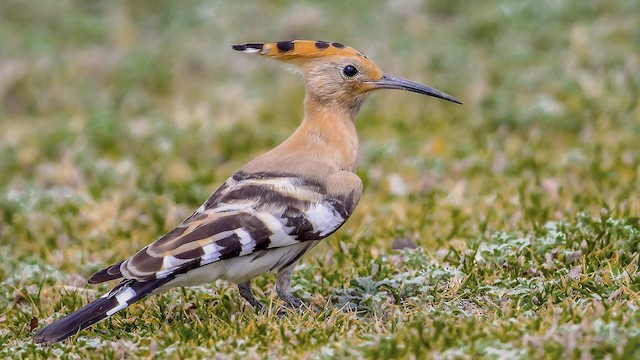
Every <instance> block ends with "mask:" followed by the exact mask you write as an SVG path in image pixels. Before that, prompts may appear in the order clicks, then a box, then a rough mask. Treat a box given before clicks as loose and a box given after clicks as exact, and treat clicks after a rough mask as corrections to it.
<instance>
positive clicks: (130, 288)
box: [34, 278, 170, 344]
mask: <svg viewBox="0 0 640 360" xmlns="http://www.w3.org/2000/svg"><path fill="white" fill-rule="evenodd" d="M168 280H170V279H167V278H165V279H157V280H151V281H145V282H138V281H135V280H123V281H122V282H120V283H119V284H118V285H116V287H114V288H113V290H111V291H110V292H108V293H107V294H105V295H103V296H102V297H101V298H99V299H96V300H94V301H92V302H90V303H89V304H87V305H85V306H83V307H82V308H80V309H78V310H77V311H75V312H73V313H71V314H70V315H68V316H66V317H63V318H62V319H60V320H58V321H56V322H54V323H53V324H51V325H48V326H46V327H44V328H43V329H42V330H40V331H38V332H37V333H36V334H35V335H34V341H35V342H36V343H40V344H41V343H48V344H51V343H55V342H58V341H62V340H64V339H66V338H68V337H70V336H73V335H75V334H76V333H77V332H79V331H80V330H82V329H85V328H87V327H89V326H91V325H93V324H95V323H97V322H99V321H102V320H104V319H106V318H108V317H109V316H111V315H113V314H115V313H116V312H118V311H120V310H122V309H124V308H126V307H127V306H129V305H131V304H133V303H134V302H136V301H138V300H140V299H142V298H144V297H146V296H147V295H149V294H150V293H151V292H152V291H153V290H156V289H157V288H159V287H160V286H162V285H164V284H165V283H166V282H167V281H168Z"/></svg>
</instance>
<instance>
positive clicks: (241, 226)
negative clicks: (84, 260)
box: [92, 172, 357, 281]
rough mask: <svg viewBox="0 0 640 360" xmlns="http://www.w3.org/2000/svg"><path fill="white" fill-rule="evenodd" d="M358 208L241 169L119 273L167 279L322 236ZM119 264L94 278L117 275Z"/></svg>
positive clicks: (301, 184) (290, 181) (301, 183)
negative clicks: (228, 260)
mask: <svg viewBox="0 0 640 360" xmlns="http://www.w3.org/2000/svg"><path fill="white" fill-rule="evenodd" d="M356 201H357V200H356ZM354 208H355V204H354V201H353V196H346V197H338V196H335V195H334V196H330V195H328V194H327V192H326V189H325V188H324V187H323V186H322V185H321V184H319V183H318V182H316V181H313V180H309V179H305V178H302V177H300V176H293V175H290V174H267V173H259V174H255V173H254V174H243V173H241V172H238V173H236V174H234V176H233V177H231V178H229V179H228V180H227V181H226V182H225V183H224V184H223V185H222V186H221V187H220V188H219V189H218V190H217V191H216V192H215V193H214V194H213V195H212V196H211V197H210V198H209V199H208V200H207V201H206V202H205V203H204V204H203V205H202V206H201V207H200V208H198V210H196V211H195V212H194V213H193V214H192V215H191V216H189V217H188V218H187V219H185V220H184V221H183V222H182V223H181V224H180V225H178V226H177V227H176V228H174V229H173V230H171V231H170V232H168V233H167V234H166V235H164V236H162V237H160V238H159V239H158V240H156V241H155V242H153V243H152V244H150V245H148V246H146V247H145V248H143V249H141V250H140V251H138V252H137V253H136V254H134V255H133V256H131V257H130V258H128V259H126V260H125V261H123V262H122V263H121V264H116V265H119V266H117V268H118V269H119V274H118V275H121V276H123V277H125V278H129V279H135V280H138V281H149V280H153V279H161V278H165V277H167V276H170V275H174V274H175V273H181V272H185V271H188V270H189V269H188V268H187V267H189V268H195V267H199V266H204V265H207V264H210V263H213V262H216V261H221V260H225V259H231V258H235V257H238V256H246V255H249V254H252V253H254V252H256V251H260V250H264V249H270V248H280V247H285V246H291V245H295V244H298V243H300V242H302V241H308V240H320V239H322V238H324V237H326V236H328V235H330V234H331V233H333V232H334V231H336V230H337V229H338V228H339V227H340V226H342V224H344V222H345V221H346V220H347V219H348V217H349V216H350V215H351V213H352V212H353V209H354ZM114 266H115V265H114ZM114 266H112V267H109V268H107V269H105V270H102V271H101V272H98V273H96V274H95V275H94V276H93V277H92V279H94V278H95V280H101V279H103V278H107V279H111V278H113V275H112V273H113V272H114V271H113V267H114ZM107 270H108V272H107ZM107 274H108V275H107Z"/></svg>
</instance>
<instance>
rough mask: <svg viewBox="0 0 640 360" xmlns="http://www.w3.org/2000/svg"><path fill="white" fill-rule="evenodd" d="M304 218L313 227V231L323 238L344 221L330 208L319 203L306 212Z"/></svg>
mask: <svg viewBox="0 0 640 360" xmlns="http://www.w3.org/2000/svg"><path fill="white" fill-rule="evenodd" d="M304 215H305V218H306V219H307V220H309V222H310V223H311V225H313V230H314V231H319V232H320V235H321V236H325V235H327V234H329V233H330V232H332V231H334V230H335V229H337V228H338V226H340V224H342V223H343V222H344V219H343V218H342V216H340V214H339V213H338V212H337V211H336V210H335V209H334V208H333V207H332V206H331V205H328V204H326V203H319V204H317V205H316V206H314V207H312V208H310V209H309V210H307V212H306V213H305V214H304Z"/></svg>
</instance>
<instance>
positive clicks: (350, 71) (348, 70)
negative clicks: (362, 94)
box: [342, 65, 358, 77]
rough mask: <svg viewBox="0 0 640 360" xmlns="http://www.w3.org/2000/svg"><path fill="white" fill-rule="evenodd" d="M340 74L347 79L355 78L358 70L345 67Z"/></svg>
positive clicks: (349, 66) (348, 66)
mask: <svg viewBox="0 0 640 360" xmlns="http://www.w3.org/2000/svg"><path fill="white" fill-rule="evenodd" d="M342 73H343V74H345V75H346V76H348V77H352V76H356V75H357V74H358V69H356V67H355V66H353V65H347V66H345V67H344V69H342Z"/></svg>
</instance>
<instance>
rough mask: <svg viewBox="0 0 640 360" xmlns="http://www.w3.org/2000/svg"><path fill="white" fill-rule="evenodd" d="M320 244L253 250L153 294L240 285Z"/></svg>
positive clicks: (187, 275)
mask: <svg viewBox="0 0 640 360" xmlns="http://www.w3.org/2000/svg"><path fill="white" fill-rule="evenodd" d="M318 242H319V241H306V242H296V243H295V244H294V245H292V246H286V247H282V248H274V249H267V250H260V251H256V252H254V253H252V254H250V255H247V256H239V257H235V258H232V259H227V260H221V261H217V262H214V263H212V264H208V265H205V266H200V267H198V268H195V269H193V270H189V271H187V272H186V273H184V274H180V275H178V276H176V278H175V279H174V280H171V281H169V282H168V283H167V284H165V285H163V286H162V287H161V288H160V289H158V290H157V291H154V293H158V292H162V291H166V290H168V289H170V288H174V287H179V286H193V285H200V284H205V283H210V282H214V281H216V280H218V279H221V280H226V281H229V282H232V283H236V284H241V283H244V282H246V281H249V280H251V279H253V278H254V277H256V276H259V275H262V274H265V273H268V272H269V271H271V270H277V269H278V268H277V267H276V268H275V269H274V267H275V266H276V265H278V266H284V265H285V264H287V263H289V262H290V261H291V260H293V259H294V258H296V257H297V256H298V255H300V252H301V251H303V250H304V249H305V248H306V247H307V246H309V249H310V248H312V247H313V246H315V245H316V244H317V243H318Z"/></svg>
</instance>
